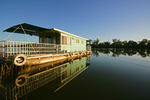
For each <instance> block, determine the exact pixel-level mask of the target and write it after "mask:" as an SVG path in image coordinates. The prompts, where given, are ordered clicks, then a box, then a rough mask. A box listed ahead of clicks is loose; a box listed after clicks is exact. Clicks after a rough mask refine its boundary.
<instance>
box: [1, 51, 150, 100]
mask: <svg viewBox="0 0 150 100" xmlns="http://www.w3.org/2000/svg"><path fill="white" fill-rule="evenodd" d="M90 59H91V60H90ZM88 60H90V61H88ZM45 66H47V65H45ZM45 66H44V65H43V66H36V67H35V66H34V67H33V68H27V69H24V70H20V69H19V70H18V69H17V70H18V71H17V72H14V74H15V75H14V76H13V77H12V76H11V78H9V81H8V80H7V79H5V81H0V83H1V85H2V86H3V87H5V90H4V89H3V88H2V87H1V88H0V89H1V90H2V91H1V96H0V97H1V99H2V100H3V99H4V97H6V96H4V92H5V93H6V94H7V98H13V95H14V94H17V95H19V93H20V94H21V93H22V94H25V91H29V89H31V90H32V89H33V91H32V92H29V93H26V95H24V96H21V97H20V98H19V100H33V99H35V100H60V99H63V100H65V99H67V100H69V99H74V100H79V99H89V100H90V99H91V100H94V99H99V100H150V53H149V50H129V49H128V50H125V49H117V50H116V49H99V50H93V52H92V56H91V57H90V56H88V57H83V58H80V59H76V60H74V61H73V62H64V63H62V64H59V65H57V64H56V65H55V67H54V66H53V67H52V66H50V65H49V66H50V67H45ZM25 70H28V73H25ZM25 74H27V75H28V80H27V81H26V82H25V81H24V79H23V78H22V77H21V78H22V83H25V84H24V86H21V87H20V88H18V87H17V86H16V84H15V81H16V79H18V78H17V77H19V76H21V75H25ZM23 77H24V76H23ZM22 83H21V82H20V83H19V84H22ZM38 84H40V85H38ZM6 87H7V89H6ZM9 88H10V90H11V93H10V92H9ZM17 88H18V89H17ZM34 88H37V89H34ZM15 89H16V91H17V92H14V94H13V93H12V90H15ZM18 91H22V92H18ZM10 95H11V96H10ZM1 99H0V100H1Z"/></svg>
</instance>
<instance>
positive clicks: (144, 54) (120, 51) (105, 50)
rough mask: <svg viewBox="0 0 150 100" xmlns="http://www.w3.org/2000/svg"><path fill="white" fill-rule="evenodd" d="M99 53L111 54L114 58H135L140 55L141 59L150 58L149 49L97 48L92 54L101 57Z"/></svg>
mask: <svg viewBox="0 0 150 100" xmlns="http://www.w3.org/2000/svg"><path fill="white" fill-rule="evenodd" d="M99 53H103V54H111V55H112V57H119V56H120V55H124V56H127V55H128V56H133V55H140V56H141V57H143V58H144V57H150V50H149V49H127V48H118V49H116V48H99V49H98V48H97V49H92V54H93V55H94V56H96V57H98V56H99Z"/></svg>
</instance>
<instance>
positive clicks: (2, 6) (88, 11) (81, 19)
mask: <svg viewBox="0 0 150 100" xmlns="http://www.w3.org/2000/svg"><path fill="white" fill-rule="evenodd" d="M21 23H29V24H33V25H37V26H41V27H45V28H53V27H55V28H58V29H61V30H64V31H67V32H70V33H73V34H76V35H79V36H82V37H84V38H87V39H96V38H99V39H100V42H103V41H110V42H111V40H112V39H114V38H117V39H120V40H122V41H123V40H135V41H140V40H142V39H144V38H146V39H150V0H0V40H3V39H4V38H5V37H6V36H7V34H6V33H2V31H3V30H5V29H7V28H9V27H11V26H13V25H17V24H21ZM11 38H12V39H13V40H17V41H27V39H26V37H25V36H24V35H19V34H12V36H11ZM29 38H30V41H38V37H31V36H29Z"/></svg>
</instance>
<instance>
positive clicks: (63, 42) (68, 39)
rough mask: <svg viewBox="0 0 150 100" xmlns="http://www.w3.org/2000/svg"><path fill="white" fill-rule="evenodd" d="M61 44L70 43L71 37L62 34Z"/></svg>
mask: <svg viewBox="0 0 150 100" xmlns="http://www.w3.org/2000/svg"><path fill="white" fill-rule="evenodd" d="M62 44H63V45H71V38H70V37H67V36H62Z"/></svg>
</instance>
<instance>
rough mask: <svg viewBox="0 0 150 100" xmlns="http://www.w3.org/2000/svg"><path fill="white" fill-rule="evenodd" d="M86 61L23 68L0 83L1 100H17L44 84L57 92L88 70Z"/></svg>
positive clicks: (79, 60) (81, 59) (83, 59)
mask: <svg viewBox="0 0 150 100" xmlns="http://www.w3.org/2000/svg"><path fill="white" fill-rule="evenodd" d="M87 59H88V60H89V59H90V56H88V57H83V58H80V59H75V60H73V61H72V62H65V63H61V64H60V63H59V64H56V62H55V64H54V63H53V64H52V63H49V64H45V65H38V66H32V67H27V68H24V69H23V70H20V71H18V72H17V73H16V74H14V75H13V78H7V79H5V80H3V81H0V88H1V89H0V90H1V92H0V93H1V94H0V95H1V96H0V97H1V99H2V100H17V99H19V98H23V97H24V96H25V95H27V94H29V93H31V92H34V90H36V89H38V88H40V87H41V86H44V85H46V84H47V85H49V87H51V90H52V91H54V92H57V91H58V90H59V89H61V88H62V87H63V86H64V85H66V84H67V83H68V82H69V81H71V80H72V79H74V78H75V77H76V76H78V75H79V74H80V73H81V72H83V71H84V70H85V69H87V68H88V65H89V64H87V63H86V60H87ZM51 82H52V83H51Z"/></svg>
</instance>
